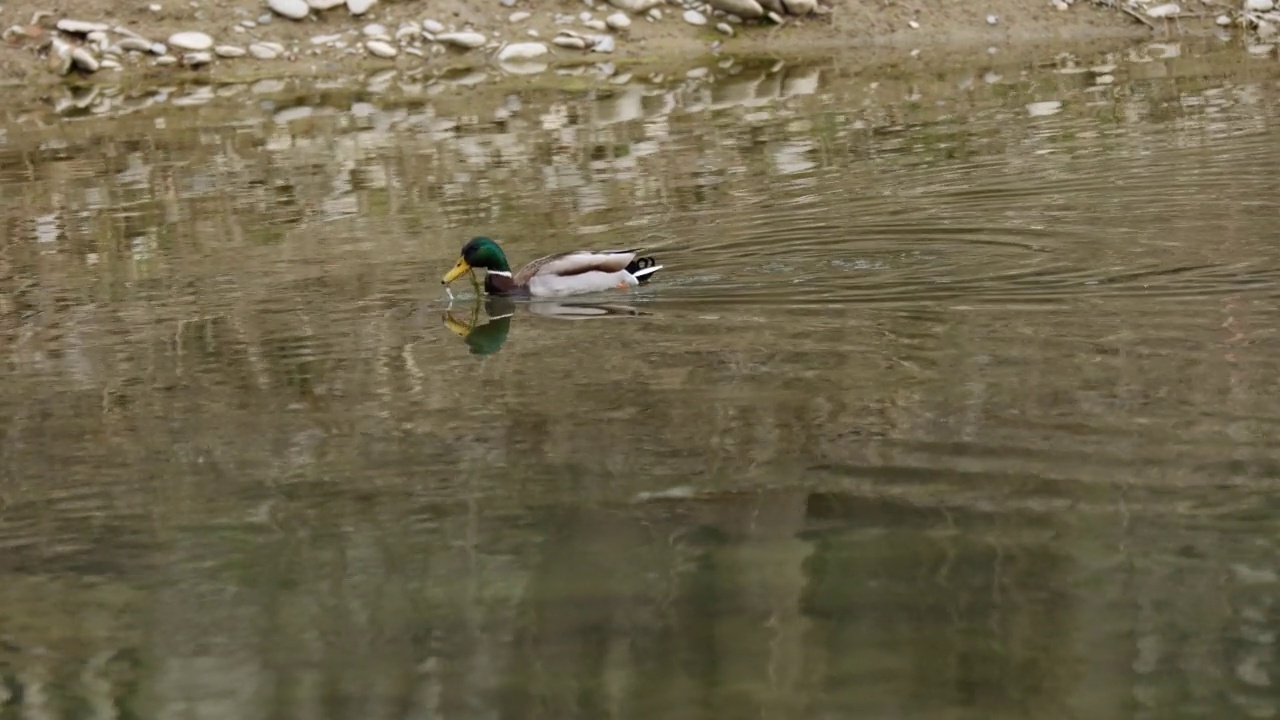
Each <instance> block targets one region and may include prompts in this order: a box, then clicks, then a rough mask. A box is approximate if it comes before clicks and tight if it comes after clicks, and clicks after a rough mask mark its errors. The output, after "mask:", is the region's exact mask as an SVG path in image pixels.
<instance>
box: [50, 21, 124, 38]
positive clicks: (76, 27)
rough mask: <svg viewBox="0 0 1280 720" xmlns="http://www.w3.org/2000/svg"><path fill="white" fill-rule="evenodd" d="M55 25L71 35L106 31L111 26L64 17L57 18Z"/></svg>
mask: <svg viewBox="0 0 1280 720" xmlns="http://www.w3.org/2000/svg"><path fill="white" fill-rule="evenodd" d="M56 27H57V28H58V29H59V30H61V31H62V32H64V33H71V34H73V35H88V34H89V33H91V32H106V31H107V30H110V29H111V26H110V25H108V24H106V23H96V22H85V21H83V20H69V19H66V18H63V19H62V20H59V21H58V24H57V25H56Z"/></svg>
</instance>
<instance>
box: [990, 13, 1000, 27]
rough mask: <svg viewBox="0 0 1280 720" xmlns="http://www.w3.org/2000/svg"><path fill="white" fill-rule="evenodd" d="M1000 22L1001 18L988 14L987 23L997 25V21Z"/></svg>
mask: <svg viewBox="0 0 1280 720" xmlns="http://www.w3.org/2000/svg"><path fill="white" fill-rule="evenodd" d="M998 22H1000V18H998V17H996V16H995V15H988V16H987V24H988V25H995V24H996V23H998Z"/></svg>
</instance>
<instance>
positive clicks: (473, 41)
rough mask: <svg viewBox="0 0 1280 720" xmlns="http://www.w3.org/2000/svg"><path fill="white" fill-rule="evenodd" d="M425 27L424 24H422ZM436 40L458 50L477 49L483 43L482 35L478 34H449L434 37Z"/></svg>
mask: <svg viewBox="0 0 1280 720" xmlns="http://www.w3.org/2000/svg"><path fill="white" fill-rule="evenodd" d="M423 24H424V25H425V23H423ZM436 40H438V41H440V42H442V43H448V44H449V45H455V46H457V47H460V48H467V49H471V48H478V47H480V46H481V45H484V43H485V37H484V35H481V34H480V33H478V32H451V33H440V34H439V35H436Z"/></svg>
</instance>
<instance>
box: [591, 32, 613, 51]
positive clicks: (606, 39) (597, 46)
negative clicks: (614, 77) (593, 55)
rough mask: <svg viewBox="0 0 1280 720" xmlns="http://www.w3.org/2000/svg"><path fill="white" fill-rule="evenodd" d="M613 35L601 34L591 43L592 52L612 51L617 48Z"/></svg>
mask: <svg viewBox="0 0 1280 720" xmlns="http://www.w3.org/2000/svg"><path fill="white" fill-rule="evenodd" d="M616 47H617V46H616V44H615V43H614V40H613V36H612V35H601V36H599V37H597V38H596V41H595V42H594V43H592V45H591V51H592V52H598V53H611V52H613V51H614V49H615V48H616Z"/></svg>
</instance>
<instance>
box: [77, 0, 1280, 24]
mask: <svg viewBox="0 0 1280 720" xmlns="http://www.w3.org/2000/svg"><path fill="white" fill-rule="evenodd" d="M1275 6H1276V4H1275V0H1244V9H1245V10H1248V11H1249V12H1269V11H1271V10H1272V9H1274V8H1275ZM59 29H61V28H59Z"/></svg>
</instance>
